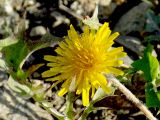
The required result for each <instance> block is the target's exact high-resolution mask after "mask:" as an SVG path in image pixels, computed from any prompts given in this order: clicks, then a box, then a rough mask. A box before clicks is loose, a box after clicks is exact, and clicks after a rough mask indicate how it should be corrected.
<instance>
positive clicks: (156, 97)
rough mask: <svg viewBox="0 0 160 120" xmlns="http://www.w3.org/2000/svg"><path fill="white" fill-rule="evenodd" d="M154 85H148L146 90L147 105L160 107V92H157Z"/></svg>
mask: <svg viewBox="0 0 160 120" xmlns="http://www.w3.org/2000/svg"><path fill="white" fill-rule="evenodd" d="M155 91H156V90H155V89H154V86H153V84H152V83H147V84H146V88H145V97H146V104H147V106H148V107H160V91H158V92H155Z"/></svg>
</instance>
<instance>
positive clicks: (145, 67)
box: [132, 45, 159, 82]
mask: <svg viewBox="0 0 160 120" xmlns="http://www.w3.org/2000/svg"><path fill="white" fill-rule="evenodd" d="M152 50H153V46H151V45H148V46H147V48H146V49H145V50H144V56H143V58H142V59H140V60H137V61H135V62H134V63H132V66H133V67H134V68H135V69H136V70H141V71H143V73H144V77H145V80H146V81H147V82H152V81H154V80H155V79H156V77H157V76H158V70H159V63H158V60H157V58H156V57H154V56H153V55H152Z"/></svg>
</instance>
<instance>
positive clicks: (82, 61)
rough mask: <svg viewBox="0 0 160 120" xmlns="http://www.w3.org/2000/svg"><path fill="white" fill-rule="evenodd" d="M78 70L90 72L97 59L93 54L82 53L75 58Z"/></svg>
mask: <svg viewBox="0 0 160 120" xmlns="http://www.w3.org/2000/svg"><path fill="white" fill-rule="evenodd" d="M74 61H75V62H74V63H75V66H76V68H78V69H83V70H88V69H91V68H93V66H94V65H95V58H94V55H93V53H90V52H87V51H80V52H79V53H78V54H77V55H76V56H75V58H74Z"/></svg>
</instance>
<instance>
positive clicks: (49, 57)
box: [44, 55, 57, 62]
mask: <svg viewBox="0 0 160 120" xmlns="http://www.w3.org/2000/svg"><path fill="white" fill-rule="evenodd" d="M56 58H57V57H56V56H52V55H45V56H44V59H45V60H47V61H50V62H55V61H56Z"/></svg>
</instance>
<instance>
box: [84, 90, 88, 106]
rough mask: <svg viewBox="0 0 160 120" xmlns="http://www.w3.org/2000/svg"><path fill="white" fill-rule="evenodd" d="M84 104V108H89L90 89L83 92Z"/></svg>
mask: <svg viewBox="0 0 160 120" xmlns="http://www.w3.org/2000/svg"><path fill="white" fill-rule="evenodd" d="M82 103H83V106H87V105H88V104H89V89H87V88H83V90H82Z"/></svg>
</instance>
